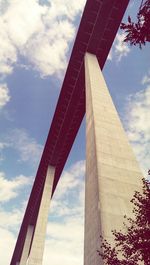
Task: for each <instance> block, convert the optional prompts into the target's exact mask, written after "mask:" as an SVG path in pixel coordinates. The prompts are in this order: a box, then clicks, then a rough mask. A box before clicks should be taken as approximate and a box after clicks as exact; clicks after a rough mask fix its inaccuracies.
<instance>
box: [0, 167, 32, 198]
mask: <svg viewBox="0 0 150 265" xmlns="http://www.w3.org/2000/svg"><path fill="white" fill-rule="evenodd" d="M31 181H32V178H30V177H25V176H23V175H20V176H17V177H15V178H13V179H11V180H10V179H7V178H6V177H5V174H4V173H3V172H0V202H2V203H4V202H8V201H10V200H11V199H13V198H16V197H17V196H18V195H19V191H20V190H21V189H22V188H24V187H25V186H27V185H29V184H31Z"/></svg>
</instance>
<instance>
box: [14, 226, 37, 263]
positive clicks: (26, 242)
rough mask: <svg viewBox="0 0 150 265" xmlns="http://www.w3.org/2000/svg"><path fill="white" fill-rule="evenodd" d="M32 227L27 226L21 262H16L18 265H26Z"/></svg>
mask: <svg viewBox="0 0 150 265" xmlns="http://www.w3.org/2000/svg"><path fill="white" fill-rule="evenodd" d="M33 230H34V227H33V225H29V226H28V228H27V233H26V238H25V242H24V246H23V250H22V255H21V260H20V262H18V265H26V262H27V259H28V256H29V250H30V246H31V241H32V236H33ZM16 265H17V264H16Z"/></svg>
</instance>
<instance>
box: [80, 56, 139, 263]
mask: <svg viewBox="0 0 150 265" xmlns="http://www.w3.org/2000/svg"><path fill="white" fill-rule="evenodd" d="M85 79H86V144H87V145H86V180H85V243H84V248H85V249H84V264H85V265H91V264H92V265H97V264H103V262H102V261H101V262H100V258H99V256H98V254H97V250H98V249H100V235H103V236H104V237H105V238H106V239H107V240H109V242H110V243H113V238H112V233H111V230H112V229H117V230H118V229H120V228H122V222H123V216H124V215H125V214H126V215H127V216H131V215H132V205H131V203H130V199H131V198H132V196H133V193H134V191H135V190H140V189H141V171H140V169H139V166H138V163H137V161H136V159H135V156H134V154H133V151H132V149H131V147H130V145H129V143H128V140H127V137H126V134H125V132H124V129H123V127H122V124H121V122H120V119H119V116H118V114H117V111H116V109H115V106H114V104H113V102H112V99H111V96H110V94H109V91H108V89H107V85H106V83H105V80H104V78H103V75H102V72H101V69H100V67H99V64H98V61H97V58H96V56H95V55H92V54H89V53H87V54H86V55H85ZM116 93H117V91H116Z"/></svg>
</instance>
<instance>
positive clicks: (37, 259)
mask: <svg viewBox="0 0 150 265" xmlns="http://www.w3.org/2000/svg"><path fill="white" fill-rule="evenodd" d="M54 175H55V168H54V167H52V166H48V170H47V175H46V179H45V184H44V189H43V194H42V198H41V203H40V207H39V212H38V217H37V221H36V226H35V230H34V236H33V240H32V245H31V249H30V254H29V258H28V262H27V264H28V265H42V259H43V252H44V243H45V236H46V226H47V220H48V211H49V205H50V198H51V194H52V187H53V181H54Z"/></svg>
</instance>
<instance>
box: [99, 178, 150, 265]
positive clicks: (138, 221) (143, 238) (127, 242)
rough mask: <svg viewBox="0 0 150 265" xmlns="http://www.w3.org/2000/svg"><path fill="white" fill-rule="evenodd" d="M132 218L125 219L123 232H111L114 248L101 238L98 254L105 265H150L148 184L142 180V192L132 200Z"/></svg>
mask: <svg viewBox="0 0 150 265" xmlns="http://www.w3.org/2000/svg"><path fill="white" fill-rule="evenodd" d="M131 203H132V204H133V214H134V218H128V217H126V216H125V217H124V218H125V222H124V228H125V229H124V231H123V232H122V231H119V232H118V231H116V230H113V231H112V234H113V236H114V246H111V244H110V243H109V242H108V241H107V240H105V239H104V238H103V237H101V250H99V251H98V254H99V255H100V256H101V258H102V259H103V261H104V264H107V265H140V264H144V265H148V264H149V265H150V182H149V181H148V180H145V179H143V192H142V193H140V192H138V191H136V192H135V193H134V196H133V199H132V200H131Z"/></svg>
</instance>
